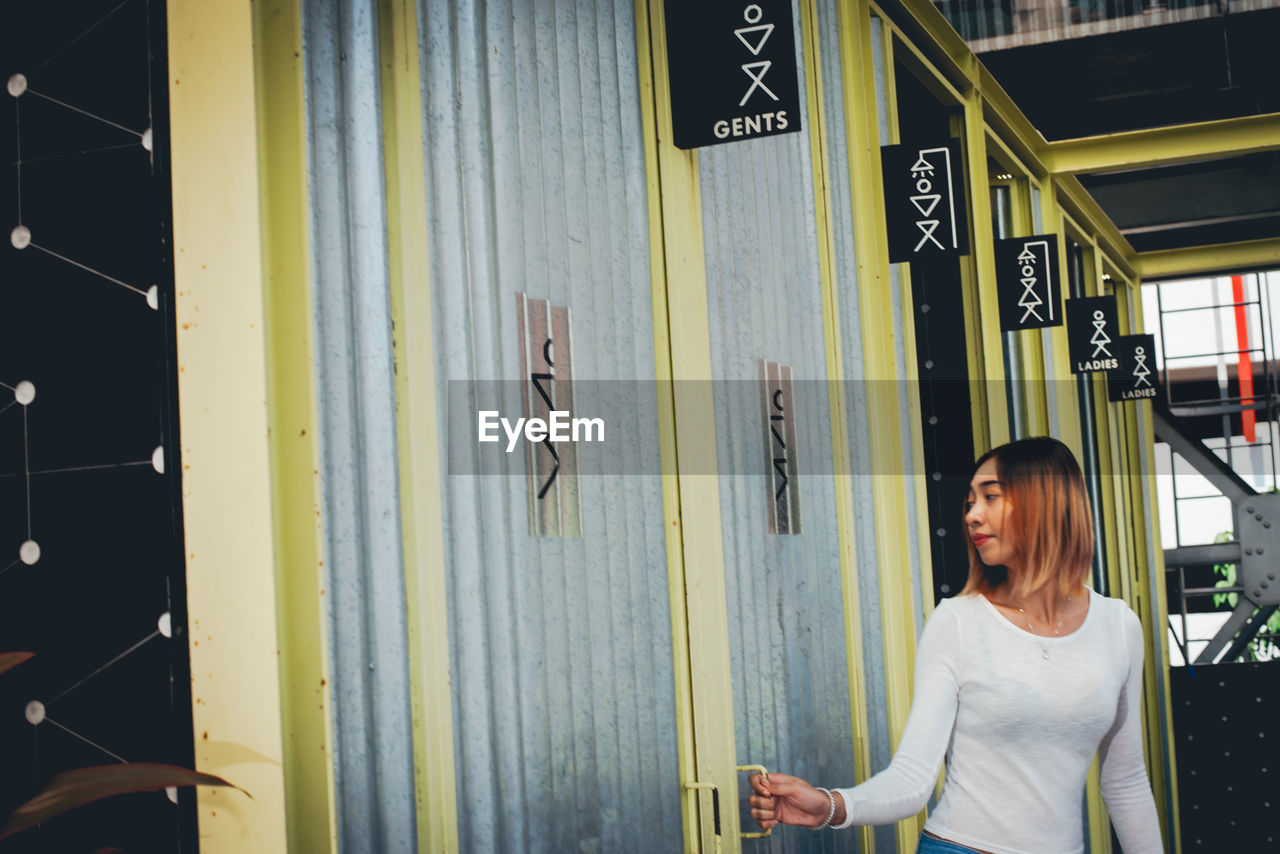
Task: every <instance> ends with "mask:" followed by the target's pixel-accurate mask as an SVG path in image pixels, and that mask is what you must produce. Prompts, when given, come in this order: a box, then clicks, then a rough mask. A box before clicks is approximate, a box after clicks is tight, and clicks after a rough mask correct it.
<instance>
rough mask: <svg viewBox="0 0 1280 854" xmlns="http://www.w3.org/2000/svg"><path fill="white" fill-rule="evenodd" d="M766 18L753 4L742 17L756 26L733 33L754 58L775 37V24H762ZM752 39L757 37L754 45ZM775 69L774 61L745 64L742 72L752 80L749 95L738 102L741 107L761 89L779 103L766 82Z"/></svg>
mask: <svg viewBox="0 0 1280 854" xmlns="http://www.w3.org/2000/svg"><path fill="white" fill-rule="evenodd" d="M763 16H764V10H763V9H761V8H760V7H759V6H757V5H756V4H755V3H752V4H751V5H750V6H748V7H747V8H745V9H743V10H742V17H743V19H744V20H746V22H747V23H748V24H754V25H755V26H750V27H739V28H738V29H736V30H734V31H733V34H734V35H735V36H737V37H738V41H740V42H742V44H743V45H744V46H745V47H746V49H747V50H749V51H751V55H752V56H759V55H760V51H761V50H762V49H763V48H764V43H765V42H767V41H768V40H769V36H771V35H773V24H761V23H759V21H760V19H761V18H762V17H763ZM751 37H756V41H755V43H754V44H752V41H751ZM772 67H773V60H771V59H762V60H759V61H758V62H744V63H743V64H742V71H743V73H744V74H746V75H747V77H749V78H751V85H750V86H748V87H747V93H746V94H745V95H743V96H742V100H741V101H739V102H738V106H739V107H741V106H743V105H744V104H746V103H747V99H748V98H750V97H751V94H752V93H753V92H755V91H756V90H757V89H759V90H760V91H761V92H764V94H766V95H768V96H769V97H770V98H772V99H773V100H775V101H777V100H778V96H777V95H776V94H774V92H773V90H772V89H770V88H769V87H768V86H767V85H765V82H764V76H765V75H766V74H768V73H769V69H770V68H772Z"/></svg>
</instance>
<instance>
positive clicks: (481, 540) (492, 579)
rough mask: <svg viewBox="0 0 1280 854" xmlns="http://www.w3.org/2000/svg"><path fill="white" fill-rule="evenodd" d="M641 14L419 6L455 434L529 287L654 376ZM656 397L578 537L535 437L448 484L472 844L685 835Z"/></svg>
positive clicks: (468, 844)
mask: <svg viewBox="0 0 1280 854" xmlns="http://www.w3.org/2000/svg"><path fill="white" fill-rule="evenodd" d="M634 15H635V7H634V4H633V3H631V2H629V1H628V0H621V2H616V3H595V2H586V0H583V2H578V3H576V4H574V3H557V4H549V3H541V2H533V0H514V2H511V3H500V2H489V3H481V2H453V0H429V2H426V3H424V4H422V5H421V7H420V16H421V21H422V33H423V52H422V69H423V84H422V85H423V97H424V111H425V115H426V159H427V168H428V178H427V182H428V188H427V192H428V215H429V220H430V231H429V235H428V236H427V239H428V242H429V247H430V253H431V259H432V265H431V287H432V294H433V311H434V318H435V324H436V335H437V342H438V347H437V349H438V356H437V370H438V376H439V377H440V379H441V380H442V382H441V399H440V411H441V418H442V422H441V429H442V432H443V433H444V435H447V431H448V430H449V429H451V428H453V427H454V426H455V425H456V424H460V423H469V424H472V425H474V418H475V415H474V413H471V414H470V415H469V416H468V419H469V420H464V421H462V422H458V421H456V420H455V421H454V422H453V423H449V422H447V420H445V419H448V407H447V406H446V399H445V398H446V396H448V392H447V391H446V390H445V387H446V385H447V384H448V382H450V381H452V382H454V383H455V384H456V383H457V382H459V381H471V380H486V381H487V380H511V381H514V380H517V379H519V378H520V371H521V354H520V352H519V342H520V336H519V330H518V328H517V312H516V308H517V304H516V294H517V293H523V294H525V295H527V297H528V299H529V300H547V301H549V303H550V304H551V305H552V306H563V307H567V308H568V309H569V314H570V316H571V318H572V340H573V362H574V365H573V372H574V375H575V377H576V378H577V379H579V380H595V379H606V380H610V379H617V380H626V381H640V380H648V381H650V382H652V380H653V379H654V374H655V358H654V351H653V314H652V312H653V309H652V297H651V280H650V269H649V234H648V207H647V205H648V196H647V191H646V174H645V166H644V149H643V137H642V132H641V124H640V106H639V83H638V80H637V74H638V62H637V57H636V30H635V21H634ZM557 352H558V351H557ZM556 358H559V357H556ZM456 388H457V386H456V385H455V389H456ZM650 393H652V392H650ZM635 417H636V422H635V423H634V424H632V425H627V426H626V428H625V429H626V430H627V431H628V432H630V433H632V434H633V435H636V436H638V437H640V438H639V441H638V442H636V443H635V445H634V447H632V448H631V449H630V450H629V451H628V453H631V454H634V455H635V457H634V459H632V460H629V461H628V462H627V468H628V470H633V471H637V472H648V473H650V474H647V475H629V476H624V477H617V476H601V475H595V476H592V475H588V474H584V475H583V476H582V477H581V478H580V479H579V482H578V483H579V487H580V490H581V504H582V507H583V508H584V510H583V518H582V535H581V537H580V538H570V537H535V536H533V535H531V533H530V522H529V518H530V513H529V488H530V485H529V482H528V479H527V478H526V477H525V476H524V471H525V469H524V466H525V460H524V458H523V456H522V455H520V454H512V455H511V462H510V465H511V469H510V475H511V476H492V475H488V476H483V477H470V476H465V475H452V476H450V477H448V478H446V480H445V481H444V483H442V484H441V488H442V489H443V490H444V495H445V502H444V505H445V526H444V530H445V531H446V532H447V536H448V538H449V539H448V543H447V544H446V562H447V575H448V585H449V609H450V621H449V633H450V650H449V654H450V663H451V669H452V683H453V684H452V691H453V704H454V733H455V745H456V756H457V762H456V766H457V767H456V774H457V792H458V810H459V815H458V825H459V835H460V843H461V850H463V851H474V852H494V851H501V852H520V851H575V852H578V851H582V852H591V851H600V852H613V851H639V850H651V851H679V850H681V848H682V840H681V827H682V823H681V811H680V800H679V791H680V790H679V779H678V774H677V765H676V737H675V732H676V730H675V720H674V717H675V700H674V684H675V677H674V673H673V655H672V641H671V638H672V626H671V617H670V609H669V598H668V597H669V593H668V575H667V555H666V543H665V532H664V530H663V516H662V492H661V481H660V479H659V477H658V476H657V473H658V472H659V457H658V440H657V420H656V418H655V417H654V416H653V414H652V411H647V412H636V416H635ZM452 463H453V466H454V470H455V471H456V470H458V466H459V464H460V461H458V460H453V461H452ZM442 470H443V471H449V470H450V460H448V459H444V458H443V452H442ZM432 687H433V688H434V689H436V690H446V687H445V686H432Z"/></svg>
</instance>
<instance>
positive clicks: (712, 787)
mask: <svg viewBox="0 0 1280 854" xmlns="http://www.w3.org/2000/svg"><path fill="white" fill-rule="evenodd" d="M737 770H738V773H739V774H743V773H746V772H749V771H759V772H760V774H761V775H762V776H763V777H764V779H765V781H766V782H768V780H769V771H768V769H766V768H765V767H764V766H763V765H739V766H738V769H737ZM684 787H685V788H686V789H705V790H707V791H710V792H711V817H712V823H713V825H714V828H715V830H714V834H715V835H714V837H713V838H714V839H715V851H716V854H720V851H721V850H722V846H723V842H722V837H721V835H720V789H719V788H717V787H716V784H715V783H685V784H684ZM772 833H773V828H772V827H771V828H769V829H768V830H765V831H763V832H761V831H757V832H755V833H743V834H741V837H742V838H743V839H768V838H769V835H770V834H772Z"/></svg>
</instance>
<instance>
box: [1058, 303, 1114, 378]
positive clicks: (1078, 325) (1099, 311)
mask: <svg viewBox="0 0 1280 854" xmlns="http://www.w3.org/2000/svg"><path fill="white" fill-rule="evenodd" d="M1117 334H1118V329H1117V325H1116V298H1115V297H1088V298H1085V299H1070V300H1067V342H1068V344H1069V345H1070V349H1071V372H1072V373H1073V374H1091V373H1094V372H1096V371H1114V370H1115V369H1116V368H1118V367H1120V361H1119V360H1118V359H1117V358H1116V352H1115V346H1116V345H1115V339H1116V336H1117Z"/></svg>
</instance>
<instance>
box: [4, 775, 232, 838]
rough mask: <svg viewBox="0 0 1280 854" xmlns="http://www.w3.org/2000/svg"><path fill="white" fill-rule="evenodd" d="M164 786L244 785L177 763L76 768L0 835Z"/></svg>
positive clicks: (15, 814) (24, 809)
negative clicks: (115, 797) (101, 801)
mask: <svg viewBox="0 0 1280 854" xmlns="http://www.w3.org/2000/svg"><path fill="white" fill-rule="evenodd" d="M166 786H231V788H233V789H236V790H237V791H241V792H244V789H241V788H240V787H239V786H235V785H233V784H231V783H228V782H227V781H226V780H224V779H222V778H221V777H215V776H213V775H212V774H202V773H200V772H199V771H192V770H190V769H188V768H179V767H178V766H177V765H162V764H159V763H155V762H135V763H131V764H128V765H96V766H93V767H90V768H76V769H75V770H73V771H63V772H62V773H61V774H58V775H57V776H55V777H54V778H53V779H52V780H50V781H49V785H48V786H46V787H45V788H44V791H42V792H41V793H40V794H38V795H36V796H35V797H34V798H32V799H31V800H29V801H27V802H26V803H25V804H23V805H22V806H20V807H18V808H17V809H15V810H14V811H13V815H11V816H10V817H9V823H8V824H7V825H6V826H5V828H4V830H3V832H0V839H4V838H5V837H8V836H12V835H13V834H15V833H20V832H22V831H24V830H26V829H27V828H29V827H35V826H36V825H37V824H40V823H41V822H45V821H48V820H49V819H51V818H53V817H54V816H56V815H60V814H61V813H64V812H66V811H67V810H69V809H74V808H75V807H78V806H83V805H84V804H87V803H90V802H92V801H96V800H99V799H101V798H109V797H111V796H113V795H125V794H128V793H130V792H145V791H147V790H150V789H163V788H165V787H166ZM245 794H246V795H247V794H249V793H248V792H245Z"/></svg>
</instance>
